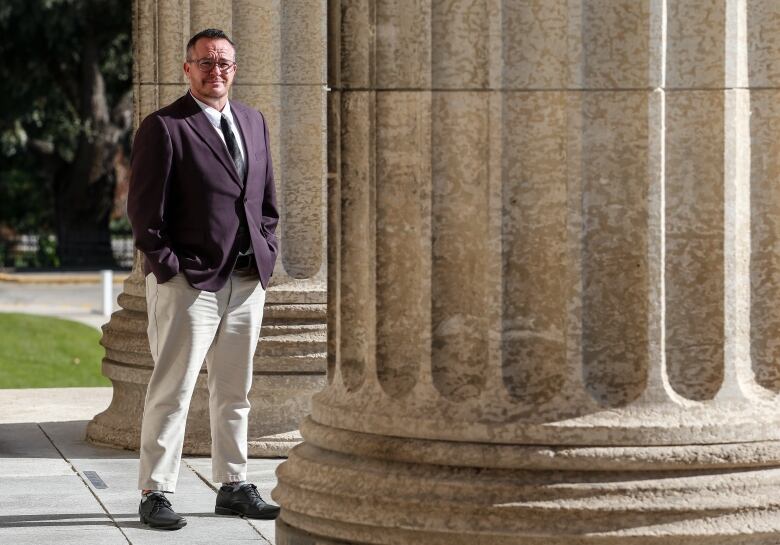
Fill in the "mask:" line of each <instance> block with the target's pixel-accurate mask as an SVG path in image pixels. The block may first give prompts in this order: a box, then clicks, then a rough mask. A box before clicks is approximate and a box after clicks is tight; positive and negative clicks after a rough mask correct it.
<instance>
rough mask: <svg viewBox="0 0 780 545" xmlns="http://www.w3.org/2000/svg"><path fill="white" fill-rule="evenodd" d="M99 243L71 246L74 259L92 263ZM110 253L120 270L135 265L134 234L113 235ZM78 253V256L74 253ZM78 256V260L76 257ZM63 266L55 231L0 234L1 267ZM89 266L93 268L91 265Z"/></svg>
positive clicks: (53, 267)
mask: <svg viewBox="0 0 780 545" xmlns="http://www.w3.org/2000/svg"><path fill="white" fill-rule="evenodd" d="M95 248H96V245H95V244H91V243H90V242H89V241H86V242H84V243H82V244H79V245H77V246H75V247H74V245H73V244H71V246H70V247H69V252H70V256H69V257H71V258H72V259H71V260H72V261H76V262H78V261H82V262H84V263H90V262H92V261H93V259H91V258H92V257H93V254H94V252H95ZM111 253H112V254H113V260H114V264H115V266H116V267H117V268H120V269H130V268H132V266H133V256H134V247H133V236H132V234H131V233H112V234H111ZM74 254H75V255H74ZM74 257H75V259H73V258H74ZM61 266H62V263H61V260H60V257H59V255H58V252H57V237H56V236H55V235H53V234H42V233H25V234H16V235H14V236H12V237H9V236H0V267H4V268H15V269H56V268H60V267H61ZM86 268H90V266H89V265H87V266H86Z"/></svg>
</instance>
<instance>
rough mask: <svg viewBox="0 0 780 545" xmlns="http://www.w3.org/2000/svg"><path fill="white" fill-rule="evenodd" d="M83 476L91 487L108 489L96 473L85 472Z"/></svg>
mask: <svg viewBox="0 0 780 545" xmlns="http://www.w3.org/2000/svg"><path fill="white" fill-rule="evenodd" d="M84 476H85V477H86V478H87V479H89V482H91V483H92V486H94V487H95V488H98V489H100V488H108V485H107V484H106V483H105V482H104V481H103V479H101V478H100V475H98V474H97V471H85V472H84Z"/></svg>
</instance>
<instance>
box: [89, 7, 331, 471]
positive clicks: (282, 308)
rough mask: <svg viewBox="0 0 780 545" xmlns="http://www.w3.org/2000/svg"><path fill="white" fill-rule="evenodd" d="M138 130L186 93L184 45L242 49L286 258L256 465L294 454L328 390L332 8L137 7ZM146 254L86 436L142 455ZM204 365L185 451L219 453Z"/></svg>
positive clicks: (273, 305) (270, 312) (262, 354)
mask: <svg viewBox="0 0 780 545" xmlns="http://www.w3.org/2000/svg"><path fill="white" fill-rule="evenodd" d="M134 14H135V19H134V23H133V37H134V47H135V51H134V62H135V66H134V89H135V92H134V98H135V116H136V119H135V120H136V126H137V125H138V123H140V121H141V120H142V119H143V118H144V117H145V116H146V115H148V114H149V113H151V112H153V111H155V110H156V109H158V108H160V107H162V106H164V105H166V104H169V103H170V102H173V101H174V100H176V99H177V98H178V97H179V96H181V95H182V94H183V93H184V92H185V91H186V89H187V85H186V83H185V79H184V76H183V74H182V64H183V62H184V54H185V46H186V44H187V41H188V40H189V38H190V36H191V35H193V34H195V33H196V32H198V31H199V30H203V29H204V28H209V27H216V28H221V29H222V30H224V31H225V32H227V33H228V35H229V36H230V37H231V38H232V39H233V41H234V42H235V43H236V47H237V50H238V51H237V63H238V73H237V74H236V79H235V83H234V86H233V90H232V98H235V99H237V100H240V101H242V102H244V103H246V104H248V105H250V106H253V107H255V108H257V109H259V110H261V111H262V112H263V113H264V114H265V116H266V119H267V121H268V124H269V129H270V132H271V153H272V159H273V163H274V174H275V178H276V187H277V197H278V201H279V206H280V211H281V220H280V224H279V227H278V229H277V235H278V238H279V240H280V248H281V250H280V257H279V261H278V262H277V267H276V269H275V270H274V275H273V277H272V279H271V285H270V287H269V289H268V293H267V295H266V306H265V315H264V319H263V329H262V335H261V339H260V342H259V344H258V350H257V354H256V356H255V362H254V383H253V386H252V391H251V394H250V401H251V403H252V409H251V413H250V417H249V422H250V429H249V438H250V443H249V452H250V455H251V456H284V455H286V454H287V452H288V451H289V449H290V448H291V446H292V445H294V444H296V443H298V442H299V441H300V434H299V432H298V425H299V422H300V420H301V419H302V418H303V416H304V415H305V414H307V413H308V412H309V410H310V400H311V396H312V394H314V393H315V392H316V391H318V390H320V389H321V388H322V386H323V385H324V383H325V367H326V361H325V347H326V327H325V308H326V289H325V278H326V263H325V261H326V260H325V251H326V238H325V222H326V218H325V200H326V190H325V181H326V177H325V136H326V135H325V130H326V129H325V84H324V82H325V26H326V25H325V4H324V2H323V1H319V0H313V1H308V0H307V1H306V2H298V1H291V2H287V1H285V2H283V3H282V2H254V1H250V0H232V1H231V0H221V1H219V2H202V1H196V0H190V1H185V2H178V1H172V0H166V1H154V0H136V1H135V3H134ZM140 263H141V261H140V254H139V255H138V256H136V261H135V266H134V268H133V273H132V274H131V275H130V277H129V278H128V279H127V281H126V282H125V286H124V291H123V293H122V294H121V295H120V296H119V305H120V307H121V308H122V309H121V310H120V311H118V312H116V313H114V315H113V316H112V318H111V321H110V322H109V323H108V324H107V325H106V326H105V327H104V334H103V339H102V341H101V342H102V344H103V346H105V348H106V357H105V359H104V360H103V373H104V375H105V376H107V377H108V378H109V379H111V381H112V383H113V387H114V397H113V400H112V403H111V405H110V406H109V407H108V409H107V410H106V411H105V412H103V413H101V414H99V415H97V416H96V417H95V418H94V419H93V420H92V422H90V424H89V426H88V428H87V437H88V439H90V440H91V441H94V442H97V443H105V444H109V445H114V446H120V447H124V448H131V449H137V448H138V443H139V435H140V424H141V415H142V413H143V404H144V397H145V394H146V385H147V384H148V381H149V376H150V374H151V370H152V367H153V365H154V364H153V361H152V358H151V354H150V352H149V343H148V339H147V337H146V301H145V290H144V277H143V274H142V271H141V270H140V267H141V265H140ZM205 373H206V370H205V367H204V369H203V370H202V372H201V378H200V379H199V380H198V383H197V386H196V390H195V393H194V395H193V398H192V403H191V407H190V412H189V417H188V420H187V434H186V437H185V443H184V452H185V453H187V454H209V452H210V445H211V438H210V432H209V419H208V390H207V386H206V376H205Z"/></svg>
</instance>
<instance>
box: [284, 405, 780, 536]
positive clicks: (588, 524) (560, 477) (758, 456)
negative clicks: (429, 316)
mask: <svg viewBox="0 0 780 545" xmlns="http://www.w3.org/2000/svg"><path fill="white" fill-rule="evenodd" d="M302 429H303V433H304V436H305V438H306V441H305V442H304V443H303V444H301V445H299V446H298V447H296V448H294V449H293V450H292V452H291V454H290V459H289V460H288V461H287V462H286V463H284V464H282V465H281V466H280V467H279V469H278V471H277V474H278V478H279V484H278V487H277V488H276V489H275V490H274V493H273V497H274V499H275V500H276V501H277V502H278V503H280V504H281V505H282V506H283V510H282V514H281V517H280V521H279V523H278V526H277V543H279V544H283V545H304V544H307V545H314V544H316V545H325V544H328V545H331V544H333V545H335V544H344V543H350V544H372V545H407V544H408V545H412V544H415V545H417V544H425V545H542V544H544V545H578V544H582V545H608V544H609V545H643V544H653V545H658V544H661V543H663V544H669V545H671V544H674V545H688V544H696V545H699V544H700V545H705V544H706V545H716V544H717V545H721V544H722V545H726V544H728V545H737V544H744V545H759V544H760V545H770V544H777V543H780V469H775V467H777V466H778V465H780V445H779V444H778V443H777V442H766V443H748V444H745V443H743V444H723V445H684V446H670V447H662V446H659V447H596V448H594V447H557V448H550V447H544V446H522V445H517V446H513V445H505V444H504V445H498V444H496V445H491V444H470V443H465V442H463V443H459V442H447V441H430V440H414V439H403V438H394V437H387V436H376V435H371V434H364V433H355V432H350V431H347V430H337V429H333V428H328V427H326V426H321V425H319V424H317V423H315V422H312V421H311V420H308V421H307V422H306V424H305V426H304V427H303V428H302ZM423 452H426V453H427V455H423V456H421V453H423ZM413 458H422V460H419V461H417V462H414V461H412V459H413ZM773 466H774V467H773ZM318 536H321V537H318Z"/></svg>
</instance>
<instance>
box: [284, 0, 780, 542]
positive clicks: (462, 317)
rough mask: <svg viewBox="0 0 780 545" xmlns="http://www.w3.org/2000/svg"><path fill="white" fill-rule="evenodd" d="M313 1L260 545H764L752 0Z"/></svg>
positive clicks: (761, 132) (765, 133) (761, 282)
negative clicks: (315, 16)
mask: <svg viewBox="0 0 780 545" xmlns="http://www.w3.org/2000/svg"><path fill="white" fill-rule="evenodd" d="M329 5H330V7H331V8H332V9H335V10H337V11H338V14H337V15H331V18H330V23H331V26H330V27H329V42H330V43H332V44H337V51H338V52H339V55H338V56H335V57H334V56H331V59H334V60H335V62H337V63H338V66H337V67H336V68H331V69H330V70H329V74H330V76H331V77H332V78H333V79H332V80H331V81H330V85H331V87H332V88H333V89H334V92H333V93H332V96H331V97H330V99H329V107H330V111H329V113H328V122H329V123H331V124H335V127H330V130H329V137H331V140H330V141H329V143H328V146H329V150H328V156H329V165H330V168H329V171H330V172H331V173H332V174H331V183H330V185H329V206H330V209H329V211H328V221H329V227H328V233H329V236H330V242H331V244H330V247H329V253H328V261H329V270H328V273H329V276H328V278H329V294H328V320H329V328H330V329H329V337H328V352H329V354H328V373H329V377H328V385H327V386H326V388H325V389H324V390H323V391H322V392H320V393H319V394H317V395H316V396H315V397H314V400H313V404H312V412H311V415H310V416H309V418H308V419H307V420H306V421H305V422H304V424H303V425H302V434H303V437H304V443H303V444H302V445H300V446H298V447H296V448H295V449H293V451H292V453H291V456H290V458H289V460H288V461H287V462H286V463H284V464H283V465H282V466H280V468H279V470H278V477H279V484H278V487H277V488H276V490H275V491H274V498H275V499H276V500H277V501H278V502H279V503H280V505H281V506H282V514H281V518H280V519H279V521H278V522H277V541H278V543H281V544H284V545H303V544H307V545H314V544H337V543H338V544H369V543H370V544H388V545H390V544H393V545H405V544H410V545H411V544H418V543H426V544H441V545H444V544H446V545H453V544H455V545H458V544H463V545H466V544H468V545H474V544H478V545H487V544H490V545H494V544H502V545H503V544H512V545H529V544H542V543H543V544H545V545H558V544H560V545H564V544H566V545H573V544H576V545H580V544H581V545H585V544H611V545H616V544H621V545H622V544H627V545H637V544H650V543H652V544H656V545H658V544H664V545H666V544H675V545H676V544H685V545H690V544H700V545H704V544H708V545H712V544H724V545H725V544H729V545H737V544H755V545H758V544H761V545H770V544H774V543H777V542H778V541H780V517H779V516H778V515H780V513H779V512H778V504H777V498H778V497H780V488H779V485H780V481H778V473H777V470H776V469H775V468H776V467H777V465H778V461H780V448H778V443H779V442H780V426H779V425H778V424H780V405H778V400H777V398H776V392H777V388H778V376H780V374H778V367H777V363H776V359H777V358H776V355H777V352H778V342H777V340H776V337H777V324H778V323H780V322H778V315H777V312H776V311H775V310H774V307H775V306H777V305H774V301H775V297H774V295H775V292H776V291H777V290H776V285H777V284H778V282H780V277H778V275H777V274H776V272H777V271H776V270H775V269H777V259H776V256H775V254H776V253H777V252H776V251H775V250H776V248H775V246H776V244H775V243H776V242H777V240H776V239H778V237H780V231H778V230H777V229H776V225H775V224H776V223H777V222H776V221H775V218H774V216H775V215H776V212H777V210H776V208H777V206H776V202H775V201H776V200H777V199H776V198H775V197H777V195H776V190H775V189H774V186H775V185H776V179H777V175H778V168H780V164H775V163H776V161H775V159H773V157H774V156H776V155H777V153H776V152H777V151H778V150H777V149H776V147H777V146H776V144H775V142H776V141H777V140H778V138H777V136H778V134H777V130H778V127H780V123H779V122H778V120H779V119H780V117H778V113H779V112H780V110H778V108H777V107H776V106H775V104H776V103H777V102H778V98H780V97H778V96H777V95H776V90H775V89H756V88H752V87H751V88H748V86H757V85H761V84H757V83H755V81H754V80H752V79H751V80H749V81H748V78H747V75H748V74H750V75H751V77H752V75H753V74H757V75H759V74H762V75H760V76H757V79H758V81H761V82H769V83H762V84H763V85H772V83H771V79H770V75H771V74H772V72H771V70H772V66H773V65H772V63H773V62H774V61H773V60H772V59H773V57H772V55H774V52H773V51H774V50H773V49H772V48H773V45H772V44H773V43H774V41H776V39H775V35H774V34H776V33H773V29H774V26H777V25H776V23H777V20H780V19H778V18H777V17H776V16H777V15H778V14H780V12H777V9H776V6H775V3H773V2H767V1H758V0H757V1H750V0H744V1H743V0H728V1H725V2H716V1H709V0H691V1H684V0H679V1H677V0H667V1H661V0H614V1H612V0H610V1H600V0H595V1H591V0H583V1H580V0H574V1H562V2H557V1H551V2H536V1H534V0H529V1H526V2H496V1H487V2H424V1H419V2H414V1H412V0H408V1H401V0H397V1H391V2H355V1H351V0H344V1H341V2H337V1H333V2H331V3H330V4H329ZM415 8H416V9H415ZM776 12H777V13H776ZM761 19H763V20H761ZM773 25H774V26H773ZM418 29H419V30H418ZM778 51H780V50H778ZM404 57H405V58H407V59H408V62H406V63H405V62H402V60H401V59H403V58H404ZM761 78H763V79H761Z"/></svg>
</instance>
